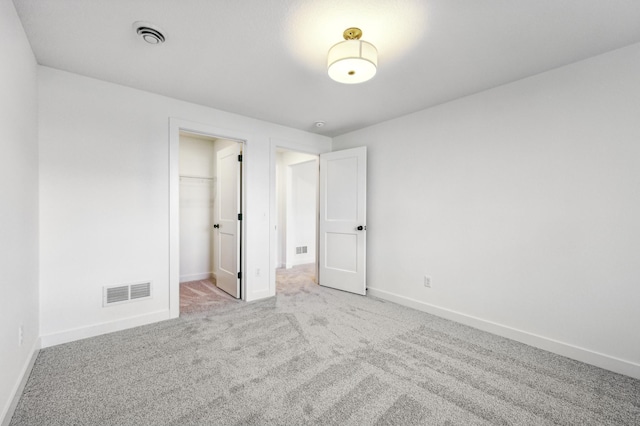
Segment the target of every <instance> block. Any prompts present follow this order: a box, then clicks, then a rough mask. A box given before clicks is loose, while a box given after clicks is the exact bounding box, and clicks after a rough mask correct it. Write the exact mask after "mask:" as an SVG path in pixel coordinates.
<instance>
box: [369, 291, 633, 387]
mask: <svg viewBox="0 0 640 426" xmlns="http://www.w3.org/2000/svg"><path fill="white" fill-rule="evenodd" d="M367 294H368V295H370V296H374V297H378V298H380V299H384V300H388V301H390V302H394V303H397V304H399V305H403V306H407V307H409V308H413V309H416V310H418V311H422V312H427V313H429V314H432V315H436V316H438V317H441V318H445V319H448V320H451V321H455V322H458V323H461V324H465V325H468V326H470V327H473V328H477V329H479V330H482V331H487V332H489V333H493V334H496V335H498V336H502V337H506V338H508V339H512V340H515V341H518V342H521V343H525V344H527V345H530V346H533V347H536V348H539V349H543V350H545V351H549V352H553V353H555V354H558V355H562V356H565V357H567V358H571V359H575V360H577V361H581V362H584V363H587V364H591V365H595V366H596V367H600V368H604V369H605V370H609V371H613V372H615V373H619V374H624V375H626V376H630V377H633V378H636V379H640V364H637V363H634V362H631V361H627V360H624V359H620V358H616V357H612V356H610V355H606V354H603V353H600V352H595V351H592V350H589V349H585V348H581V347H579V346H574V345H571V344H568V343H564V342H560V341H558V340H554V339H550V338H548V337H544V336H540V335H537V334H533V333H529V332H526V331H522V330H519V329H516V328H513V327H509V326H506V325H502V324H498V323H495V322H491V321H487V320H484V319H482V318H477V317H474V316H471V315H467V314H463V313H461V312H457V311H453V310H450V309H446V308H441V307H439V306H436V305H432V304H430V303H425V302H421V301H419V300H415V299H411V298H409V297H405V296H401V295H399V294H395V293H392V292H389V291H385V290H379V289H376V288H371V287H370V288H368V289H367Z"/></svg>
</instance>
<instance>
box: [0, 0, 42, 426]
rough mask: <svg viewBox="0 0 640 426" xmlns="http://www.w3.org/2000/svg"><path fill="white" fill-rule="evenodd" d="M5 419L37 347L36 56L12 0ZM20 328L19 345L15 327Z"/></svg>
mask: <svg viewBox="0 0 640 426" xmlns="http://www.w3.org/2000/svg"><path fill="white" fill-rule="evenodd" d="M0 57H1V58H2V60H0V94H1V95H0V131H1V132H2V136H1V137H0V141H1V145H0V146H1V149H2V153H1V154H0V194H2V195H1V196H2V201H1V202H0V271H2V279H1V280H0V282H1V284H0V291H1V294H2V296H0V422H2V421H3V419H5V421H8V419H9V416H10V414H11V413H12V411H13V405H12V401H13V397H14V395H15V394H16V393H17V392H18V391H19V387H20V384H21V383H22V382H21V381H22V378H23V376H24V375H25V373H27V372H28V370H29V368H30V365H31V364H30V361H31V360H32V356H33V354H34V353H35V352H36V351H37V349H38V344H39V339H38V336H39V330H38V117H37V112H38V109H37V79H36V69H37V65H36V61H35V58H34V56H33V54H32V52H31V48H30V46H29V42H28V41H27V38H26V36H25V34H24V31H23V29H22V25H21V24H20V21H19V20H18V16H17V14H16V11H15V9H14V7H13V3H11V1H9V0H0ZM21 325H22V326H23V330H24V339H23V343H22V345H19V341H18V328H19V327H20V326H21Z"/></svg>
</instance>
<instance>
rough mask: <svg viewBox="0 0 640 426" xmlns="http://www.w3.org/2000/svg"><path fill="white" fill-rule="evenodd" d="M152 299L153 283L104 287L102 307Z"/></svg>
mask: <svg viewBox="0 0 640 426" xmlns="http://www.w3.org/2000/svg"><path fill="white" fill-rule="evenodd" d="M149 297H151V281H149V282H143V283H135V284H125V285H118V286H109V287H104V289H103V292H102V306H103V307H104V306H111V305H116V304H120V303H124V302H130V301H133V300H137V299H146V298H149Z"/></svg>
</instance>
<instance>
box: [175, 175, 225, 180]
mask: <svg viewBox="0 0 640 426" xmlns="http://www.w3.org/2000/svg"><path fill="white" fill-rule="evenodd" d="M180 177H181V178H189V179H206V180H215V179H216V178H212V177H206V176H189V175H180Z"/></svg>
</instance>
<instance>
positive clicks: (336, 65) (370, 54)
mask: <svg viewBox="0 0 640 426" xmlns="http://www.w3.org/2000/svg"><path fill="white" fill-rule="evenodd" d="M343 36H344V41H341V42H340V43H338V44H336V45H334V46H333V47H332V48H331V49H329V55H328V57H327V68H328V72H329V77H331V78H332V79H333V80H335V81H337V82H339V83H346V84H356V83H362V82H365V81H367V80H370V79H371V78H373V76H374V75H376V70H377V67H378V49H376V47H375V46H374V45H373V44H371V43H369V42H366V41H363V40H360V37H362V31H361V30H360V29H359V28H347V29H346V30H345V31H344V33H343Z"/></svg>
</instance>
